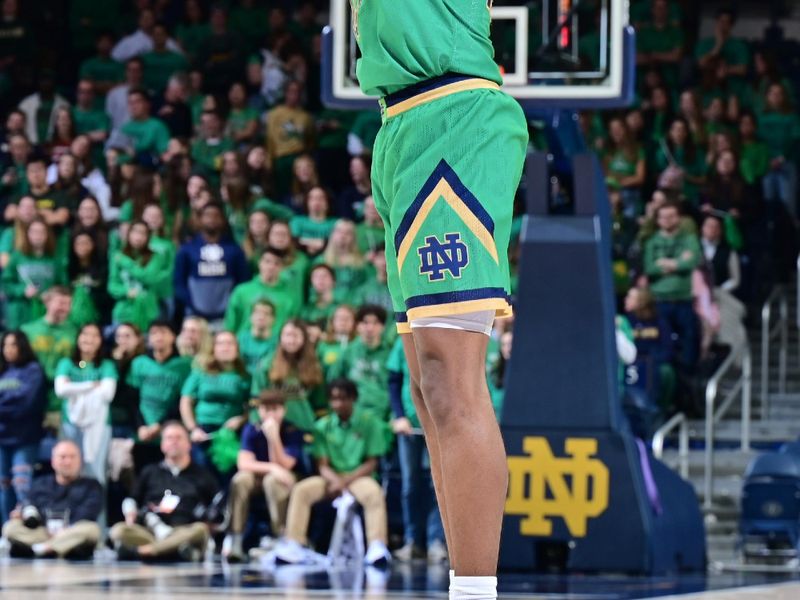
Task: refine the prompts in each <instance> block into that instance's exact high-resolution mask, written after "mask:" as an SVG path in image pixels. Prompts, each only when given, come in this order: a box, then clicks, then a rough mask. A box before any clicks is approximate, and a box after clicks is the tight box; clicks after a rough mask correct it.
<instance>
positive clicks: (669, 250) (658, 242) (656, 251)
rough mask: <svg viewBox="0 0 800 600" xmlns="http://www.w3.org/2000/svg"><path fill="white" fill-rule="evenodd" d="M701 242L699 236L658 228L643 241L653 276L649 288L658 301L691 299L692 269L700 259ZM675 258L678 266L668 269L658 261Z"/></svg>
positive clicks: (645, 265)
mask: <svg viewBox="0 0 800 600" xmlns="http://www.w3.org/2000/svg"><path fill="white" fill-rule="evenodd" d="M700 256H701V251H700V243H699V242H698V241H697V237H696V236H693V235H689V234H686V233H680V232H679V233H677V234H675V235H673V236H667V235H664V233H663V232H661V231H657V232H656V233H655V234H654V235H653V237H651V238H650V239H649V240H647V241H646V242H645V245H644V269H645V273H646V274H647V276H648V277H649V278H650V290H651V291H652V293H653V296H654V297H655V299H656V300H658V301H667V302H671V301H686V300H691V299H692V271H693V270H694V269H695V267H697V265H698V264H699V263H700ZM662 258H669V259H674V260H676V261H677V263H678V268H677V270H676V271H674V272H672V273H668V272H666V271H665V270H664V268H663V267H661V266H659V265H658V264H656V263H657V261H658V260H659V259H662Z"/></svg>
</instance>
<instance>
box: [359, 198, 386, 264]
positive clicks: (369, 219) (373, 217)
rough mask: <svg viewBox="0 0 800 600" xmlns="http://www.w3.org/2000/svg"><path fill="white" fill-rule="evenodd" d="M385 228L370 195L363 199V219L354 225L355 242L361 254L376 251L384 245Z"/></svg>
mask: <svg viewBox="0 0 800 600" xmlns="http://www.w3.org/2000/svg"><path fill="white" fill-rule="evenodd" d="M385 240H386V230H385V229H384V227H383V221H381V216H380V215H379V214H378V211H377V209H376V208H375V199H374V198H373V197H372V195H369V196H367V197H366V198H365V199H364V220H363V221H362V222H361V223H359V224H358V225H356V244H358V249H359V250H360V251H361V253H362V254H368V253H370V252H378V251H381V252H382V250H379V248H384V247H385V243H386V242H385Z"/></svg>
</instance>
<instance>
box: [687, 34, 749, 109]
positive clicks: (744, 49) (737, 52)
mask: <svg viewBox="0 0 800 600" xmlns="http://www.w3.org/2000/svg"><path fill="white" fill-rule="evenodd" d="M715 45H716V41H715V40H714V38H713V37H708V38H704V39H702V40H700V41H699V42H698V43H697V48H696V49H695V57H696V58H697V59H698V60H699V59H700V58H702V57H704V56H706V55H707V54H708V53H709V52H711V50H712V49H713V48H714V46H715ZM720 56H721V57H722V60H724V61H725V64H727V65H728V66H731V67H738V66H741V65H748V64H750V48H749V47H748V45H747V42H746V41H744V40H740V39H737V38H728V39H727V40H726V41H725V43H724V44H723V45H722V49H721V50H720ZM728 84H729V91H730V92H731V93H733V94H736V95H742V94H744V93H745V90H746V89H747V79H746V78H745V77H739V76H732V77H729V78H728Z"/></svg>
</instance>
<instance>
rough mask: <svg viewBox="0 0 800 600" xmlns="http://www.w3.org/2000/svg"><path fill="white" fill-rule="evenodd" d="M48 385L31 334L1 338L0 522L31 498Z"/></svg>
mask: <svg viewBox="0 0 800 600" xmlns="http://www.w3.org/2000/svg"><path fill="white" fill-rule="evenodd" d="M45 384H46V379H45V376H44V371H42V367H41V366H40V365H39V362H38V361H37V360H36V355H35V354H34V352H33V349H32V348H31V344H30V342H29V341H28V336H26V335H25V334H24V333H22V332H21V331H7V332H5V333H4V334H3V337H2V340H0V415H2V419H0V523H2V522H5V521H6V520H7V519H8V516H9V513H11V511H12V510H14V509H15V508H16V507H17V506H18V505H21V504H24V503H25V502H26V501H27V499H28V491H29V490H30V486H31V479H32V477H33V464H34V462H35V460H36V456H37V453H38V450H39V442H40V441H41V439H42V437H43V436H44V430H43V429H42V420H43V418H44V412H45V408H46V407H47V393H46V390H45Z"/></svg>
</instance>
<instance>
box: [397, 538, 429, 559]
mask: <svg viewBox="0 0 800 600" xmlns="http://www.w3.org/2000/svg"><path fill="white" fill-rule="evenodd" d="M392 556H394V558H395V559H396V560H398V561H400V562H410V561H412V560H419V559H422V558H425V552H423V551H422V549H421V548H420V547H419V546H417V545H416V544H414V543H413V542H408V543H407V544H406V545H405V546H403V547H402V548H400V549H399V550H395V551H394V554H393V555H392Z"/></svg>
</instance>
